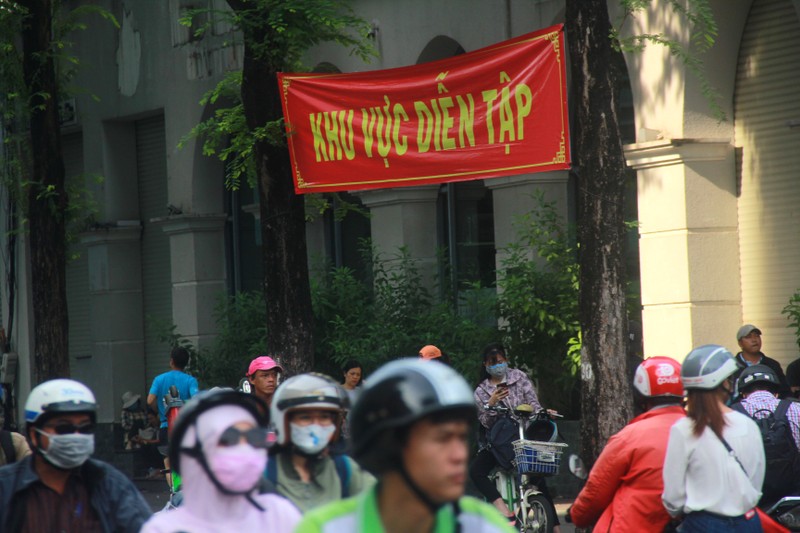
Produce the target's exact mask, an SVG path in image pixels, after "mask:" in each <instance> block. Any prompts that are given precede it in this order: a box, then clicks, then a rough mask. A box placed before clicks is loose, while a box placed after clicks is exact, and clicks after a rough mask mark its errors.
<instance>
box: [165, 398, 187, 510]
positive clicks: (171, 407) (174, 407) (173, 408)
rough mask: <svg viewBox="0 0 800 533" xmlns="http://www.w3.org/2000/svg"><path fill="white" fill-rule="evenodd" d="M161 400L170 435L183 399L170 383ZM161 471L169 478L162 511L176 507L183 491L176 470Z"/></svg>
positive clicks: (179, 503)
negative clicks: (167, 492) (167, 496)
mask: <svg viewBox="0 0 800 533" xmlns="http://www.w3.org/2000/svg"><path fill="white" fill-rule="evenodd" d="M162 401H163V402H164V405H165V407H166V413H167V435H168V436H172V428H173V426H174V425H175V420H177V418H178V412H179V411H180V409H181V407H183V400H182V399H181V396H180V394H179V393H178V388H177V387H176V386H175V385H172V386H171V387H170V388H169V391H168V392H167V394H165V395H164V398H163V399H162ZM161 472H162V473H163V474H168V476H167V479H168V480H169V483H168V484H169V498H168V499H167V503H166V505H164V508H163V509H162V512H163V511H171V510H173V509H177V508H178V507H179V506H180V505H181V502H182V501H183V493H182V492H181V478H180V476H179V475H178V473H177V472H173V471H172V470H169V469H164V470H162V471H161Z"/></svg>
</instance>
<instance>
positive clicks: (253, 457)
mask: <svg viewBox="0 0 800 533" xmlns="http://www.w3.org/2000/svg"><path fill="white" fill-rule="evenodd" d="M207 460H208V468H209V470H210V471H211V472H212V473H213V474H214V477H216V478H217V481H219V483H220V485H222V486H223V487H225V488H226V489H228V490H229V491H231V492H235V493H238V494H245V493H248V492H250V491H251V490H253V489H255V488H256V486H257V485H258V482H259V480H260V479H261V476H262V475H263V474H264V469H265V468H266V467H267V451H266V450H263V449H257V448H253V447H252V446H250V445H249V444H238V445H236V446H226V447H219V448H217V449H216V450H215V451H214V453H213V454H209V455H208V457H207Z"/></svg>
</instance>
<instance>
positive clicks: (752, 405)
mask: <svg viewBox="0 0 800 533" xmlns="http://www.w3.org/2000/svg"><path fill="white" fill-rule="evenodd" d="M778 403H780V400H778V399H777V398H776V397H775V395H774V394H772V393H771V392H769V391H764V390H757V391H754V392H752V393H750V394H749V395H748V396H747V398H744V399H743V400H742V406H743V407H744V409H745V411H747V413H748V414H749V415H750V416H751V417H754V418H759V419H760V418H764V417H766V416H768V414H769V413H774V412H775V409H777V408H778ZM758 411H761V412H760V413H759V412H758ZM786 418H787V419H788V420H789V425H790V426H791V428H792V437H794V443H795V445H796V446H797V449H798V450H800V403H795V402H792V405H790V406H789V410H788V411H786Z"/></svg>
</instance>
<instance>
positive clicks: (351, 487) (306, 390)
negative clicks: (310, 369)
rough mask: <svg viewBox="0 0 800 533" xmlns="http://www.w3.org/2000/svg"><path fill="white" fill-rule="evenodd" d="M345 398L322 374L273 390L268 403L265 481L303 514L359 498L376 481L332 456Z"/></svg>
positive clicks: (304, 376) (291, 380) (299, 378)
mask: <svg viewBox="0 0 800 533" xmlns="http://www.w3.org/2000/svg"><path fill="white" fill-rule="evenodd" d="M346 407H347V395H346V393H345V392H344V390H343V389H342V388H341V386H340V385H339V384H338V383H336V381H334V380H333V379H331V378H329V377H328V376H325V375H323V374H316V373H310V374H301V375H299V376H294V377H292V378H289V379H287V380H286V381H285V382H283V383H282V384H281V386H280V387H278V389H277V390H276V391H275V396H274V397H273V398H272V404H271V405H270V413H271V418H272V422H273V423H274V424H275V431H276V433H277V437H278V440H277V446H276V447H275V452H274V453H273V454H272V457H271V460H270V462H269V464H268V465H267V472H266V474H267V479H269V480H270V481H271V482H272V483H273V484H274V485H275V487H276V490H277V492H278V494H280V495H282V496H284V497H286V498H288V499H289V500H291V501H292V502H293V503H294V504H295V505H296V506H297V507H298V508H299V509H300V510H301V511H302V512H306V511H307V510H309V509H313V508H315V507H318V506H320V505H322V504H325V503H328V502H332V501H336V500H340V499H342V498H346V497H348V496H352V495H354V494H358V493H359V492H361V491H362V490H364V489H365V488H368V487H369V486H371V485H372V484H373V483H374V481H375V480H374V478H373V477H372V476H371V475H370V474H368V473H367V472H365V471H364V470H362V469H361V467H360V466H359V465H358V463H356V462H355V461H353V460H352V459H350V458H349V457H347V456H345V455H338V454H331V453H329V451H328V446H329V445H330V444H331V443H332V442H334V441H335V440H336V437H337V433H338V428H339V427H340V422H341V420H340V419H341V416H342V410H343V409H344V408H346Z"/></svg>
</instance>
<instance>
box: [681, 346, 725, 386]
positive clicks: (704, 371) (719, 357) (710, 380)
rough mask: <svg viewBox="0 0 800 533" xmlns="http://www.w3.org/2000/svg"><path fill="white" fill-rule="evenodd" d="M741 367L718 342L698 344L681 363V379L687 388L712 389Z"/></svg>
mask: <svg viewBox="0 0 800 533" xmlns="http://www.w3.org/2000/svg"><path fill="white" fill-rule="evenodd" d="M738 369H739V365H737V364H736V359H734V358H733V355H731V353H730V352H729V351H728V350H726V349H725V348H724V347H722V346H719V345H717V344H706V345H703V346H698V347H697V348H695V349H694V350H692V351H691V352H689V354H688V355H687V356H686V359H685V360H684V361H683V364H682V365H681V379H682V380H683V388H684V389H686V390H691V389H701V390H712V389H716V388H717V387H719V386H720V385H721V384H722V382H724V381H725V380H726V379H727V378H729V377H730V376H731V375H733V374H734V373H735V372H736V371H737V370H738Z"/></svg>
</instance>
